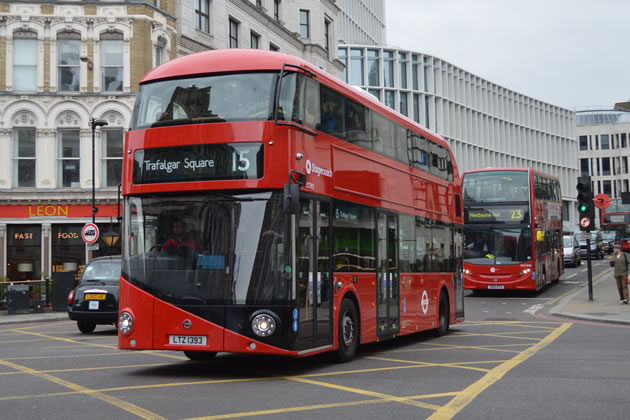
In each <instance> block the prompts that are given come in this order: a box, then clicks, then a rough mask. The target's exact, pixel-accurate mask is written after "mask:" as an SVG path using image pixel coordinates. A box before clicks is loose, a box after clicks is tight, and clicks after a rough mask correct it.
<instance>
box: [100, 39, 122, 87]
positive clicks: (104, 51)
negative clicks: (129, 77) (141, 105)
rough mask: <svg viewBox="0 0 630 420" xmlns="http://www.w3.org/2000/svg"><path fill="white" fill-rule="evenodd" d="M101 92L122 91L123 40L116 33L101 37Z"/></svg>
mask: <svg viewBox="0 0 630 420" xmlns="http://www.w3.org/2000/svg"><path fill="white" fill-rule="evenodd" d="M101 75H102V76H101V83H102V90H103V91H105V92H114V91H122V90H123V39H122V34H120V33H118V32H113V33H104V34H102V35H101Z"/></svg>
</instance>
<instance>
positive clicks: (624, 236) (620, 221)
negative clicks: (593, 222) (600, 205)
mask: <svg viewBox="0 0 630 420" xmlns="http://www.w3.org/2000/svg"><path fill="white" fill-rule="evenodd" d="M599 220H600V221H601V226H602V230H607V231H616V232H617V233H618V234H619V236H618V237H619V241H620V242H621V247H622V248H623V250H624V251H626V252H629V251H630V204H623V203H622V202H621V199H620V198H612V199H611V200H610V205H609V206H608V208H606V209H604V210H600V217H599Z"/></svg>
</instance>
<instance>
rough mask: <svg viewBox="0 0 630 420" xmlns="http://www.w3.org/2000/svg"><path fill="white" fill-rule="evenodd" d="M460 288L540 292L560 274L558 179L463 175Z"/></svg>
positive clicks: (525, 172)
mask: <svg viewBox="0 0 630 420" xmlns="http://www.w3.org/2000/svg"><path fill="white" fill-rule="evenodd" d="M462 190H463V195H464V220H465V221H464V225H465V229H464V232H465V241H464V243H465V245H464V287H465V288H466V289H473V290H488V289H519V290H540V289H542V288H543V287H545V286H546V285H547V284H549V283H550V282H552V281H557V280H559V279H560V276H561V275H562V274H563V273H564V265H563V264H564V259H563V243H562V231H563V229H562V194H561V191H560V183H559V181H558V180H557V179H556V178H554V177H552V176H550V175H546V174H544V173H541V172H537V171H534V170H532V169H483V170H473V171H466V172H465V173H464V175H463V186H462Z"/></svg>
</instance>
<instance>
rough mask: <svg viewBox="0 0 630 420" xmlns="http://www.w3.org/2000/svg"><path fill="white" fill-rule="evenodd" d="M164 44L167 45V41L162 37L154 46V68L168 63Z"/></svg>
mask: <svg viewBox="0 0 630 420" xmlns="http://www.w3.org/2000/svg"><path fill="white" fill-rule="evenodd" d="M166 44H167V41H166V39H165V38H164V37H162V36H161V37H158V40H157V43H156V44H155V66H156V67H157V66H159V65H160V64H163V63H166V62H167V61H168V57H167V54H166Z"/></svg>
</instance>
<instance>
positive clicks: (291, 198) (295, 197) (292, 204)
mask: <svg viewBox="0 0 630 420" xmlns="http://www.w3.org/2000/svg"><path fill="white" fill-rule="evenodd" d="M299 210H300V186H299V185H298V184H285V185H284V193H283V195H282V211H284V212H285V213H286V214H298V211H299Z"/></svg>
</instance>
